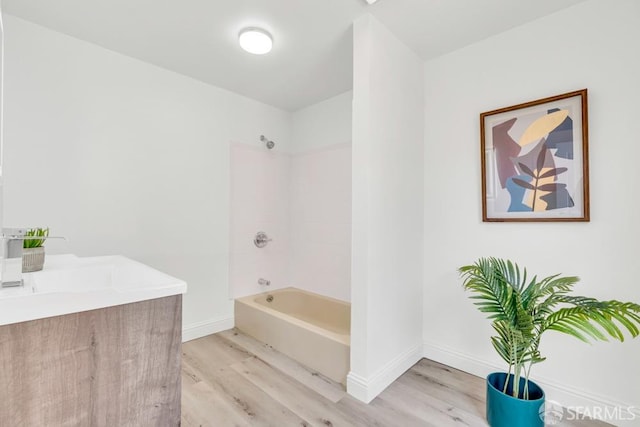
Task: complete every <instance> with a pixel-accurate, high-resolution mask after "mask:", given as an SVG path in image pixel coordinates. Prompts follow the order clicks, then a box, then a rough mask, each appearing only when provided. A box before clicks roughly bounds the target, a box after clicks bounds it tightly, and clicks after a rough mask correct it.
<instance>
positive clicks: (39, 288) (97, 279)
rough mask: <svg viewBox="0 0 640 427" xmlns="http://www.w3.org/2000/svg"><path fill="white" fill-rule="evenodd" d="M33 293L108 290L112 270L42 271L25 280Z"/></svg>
mask: <svg viewBox="0 0 640 427" xmlns="http://www.w3.org/2000/svg"><path fill="white" fill-rule="evenodd" d="M25 282H26V284H29V283H30V284H31V285H32V287H33V292H34V293H44V292H88V291H96V290H104V289H108V288H109V287H111V285H112V268H110V267H108V266H102V267H98V266H91V267H80V268H69V269H66V270H57V271H42V272H39V273H33V275H32V276H31V277H30V278H25Z"/></svg>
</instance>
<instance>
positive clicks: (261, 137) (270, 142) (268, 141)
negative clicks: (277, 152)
mask: <svg viewBox="0 0 640 427" xmlns="http://www.w3.org/2000/svg"><path fill="white" fill-rule="evenodd" d="M260 141H262V142H264V143H265V145H266V146H267V148H268V149H269V150H271V149H272V148H273V147H275V146H276V143H275V142H273V141H270V140H268V139H267V138H266V137H265V136H264V135H260Z"/></svg>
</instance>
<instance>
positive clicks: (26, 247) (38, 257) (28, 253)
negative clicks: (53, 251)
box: [22, 228, 49, 273]
mask: <svg viewBox="0 0 640 427" xmlns="http://www.w3.org/2000/svg"><path fill="white" fill-rule="evenodd" d="M48 236H49V229H48V228H32V229H30V230H28V231H27V232H26V233H25V236H24V241H23V244H22V272H23V273H30V272H32V271H40V270H42V268H43V267H44V246H43V245H44V241H45V240H46V239H47V237H48Z"/></svg>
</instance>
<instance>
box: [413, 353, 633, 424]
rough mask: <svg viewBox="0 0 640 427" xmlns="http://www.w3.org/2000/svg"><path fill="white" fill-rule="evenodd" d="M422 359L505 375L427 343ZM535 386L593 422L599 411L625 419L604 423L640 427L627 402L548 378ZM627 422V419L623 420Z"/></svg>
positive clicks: (501, 369) (478, 373) (497, 368)
mask: <svg viewBox="0 0 640 427" xmlns="http://www.w3.org/2000/svg"><path fill="white" fill-rule="evenodd" d="M423 356H424V357H425V358H427V359H430V360H433V361H436V362H439V363H442V364H445V365H447V366H451V367H452V368H456V369H460V370H461V371H465V372H468V373H470V374H473V375H476V376H478V377H482V378H485V377H486V376H487V375H489V374H490V373H491V372H504V370H505V369H504V367H500V366H496V365H493V364H491V363H487V362H485V361H484V360H480V359H478V358H475V357H473V356H470V355H468V354H464V353H460V352H458V351H455V350H452V349H449V348H445V347H442V346H439V345H437V344H433V343H429V342H425V343H424V349H423ZM535 382H536V383H537V384H538V385H540V386H541V387H542V388H543V389H544V392H545V395H546V399H547V400H553V401H555V402H558V403H560V404H561V405H562V406H564V407H566V408H575V409H581V408H582V409H583V410H581V411H579V412H581V413H584V414H586V415H589V414H591V415H592V416H593V417H594V418H598V417H597V413H596V414H594V412H593V411H594V410H596V408H599V409H598V411H600V413H601V414H605V415H604V416H606V414H610V415H611V414H621V415H622V417H621V418H622V419H604V421H606V422H608V423H610V424H614V425H617V426H620V427H622V426H625V427H627V426H628V427H631V426H634V427H638V426H640V408H639V407H637V405H636V406H635V407H633V405H631V404H629V403H626V402H616V401H613V400H611V399H609V398H607V397H604V396H599V395H597V394H594V393H591V392H588V391H585V390H580V389H577V388H574V387H569V386H566V385H563V384H559V383H557V382H555V381H553V380H550V379H548V378H540V377H538V376H536V378H535ZM627 408H633V409H632V410H631V411H632V413H628V412H627ZM624 418H628V419H624Z"/></svg>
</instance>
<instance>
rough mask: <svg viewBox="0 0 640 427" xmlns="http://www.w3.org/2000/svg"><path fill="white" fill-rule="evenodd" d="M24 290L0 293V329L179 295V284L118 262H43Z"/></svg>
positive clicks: (61, 258) (68, 258) (69, 258)
mask: <svg viewBox="0 0 640 427" xmlns="http://www.w3.org/2000/svg"><path fill="white" fill-rule="evenodd" d="M23 280H24V286H21V287H15V288H3V289H0V325H6V324H10V323H17V322H23V321H27V320H35V319H41V318H45V317H51V316H57V315H63V314H69V313H76V312H80V311H87V310H93V309H98V308H105V307H111V306H115V305H121V304H128V303H133V302H138V301H145V300H150V299H155V298H162V297H166V296H171V295H176V294H183V293H185V292H186V290H187V285H186V283H185V282H184V281H182V280H180V279H176V278H175V277H172V276H169V275H167V274H165V273H162V272H160V271H158V270H156V269H154V268H151V267H149V266H147V265H145V264H142V263H139V262H137V261H134V260H131V259H129V258H126V257H123V256H104V257H91V258H79V257H76V256H73V255H52V256H47V258H46V262H45V267H44V269H43V270H42V271H39V272H34V273H26V274H23Z"/></svg>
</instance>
